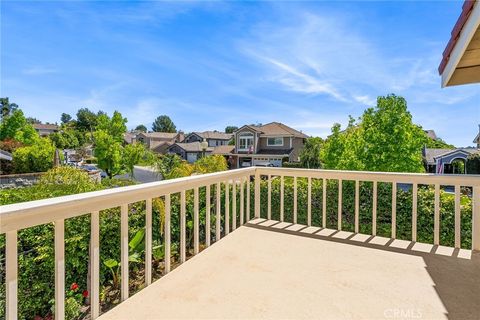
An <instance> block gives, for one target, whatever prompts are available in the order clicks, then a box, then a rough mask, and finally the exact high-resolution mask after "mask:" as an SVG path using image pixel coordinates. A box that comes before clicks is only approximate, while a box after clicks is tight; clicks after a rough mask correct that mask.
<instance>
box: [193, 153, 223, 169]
mask: <svg viewBox="0 0 480 320" xmlns="http://www.w3.org/2000/svg"><path fill="white" fill-rule="evenodd" d="M227 169H228V164H227V160H225V157H224V156H222V155H218V154H217V155H211V156H206V157H202V158H200V159H198V160H197V161H195V164H194V171H195V172H196V173H212V172H218V171H225V170H227Z"/></svg>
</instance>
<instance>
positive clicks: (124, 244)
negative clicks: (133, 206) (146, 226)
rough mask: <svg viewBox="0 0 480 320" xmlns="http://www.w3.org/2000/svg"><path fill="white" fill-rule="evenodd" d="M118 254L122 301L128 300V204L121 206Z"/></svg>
mask: <svg viewBox="0 0 480 320" xmlns="http://www.w3.org/2000/svg"><path fill="white" fill-rule="evenodd" d="M120 233H121V234H120V254H121V259H120V260H121V274H122V282H121V284H122V293H121V296H122V297H121V298H122V301H125V300H126V299H128V294H129V293H128V204H122V206H121V218H120Z"/></svg>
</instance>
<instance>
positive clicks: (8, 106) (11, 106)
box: [0, 97, 18, 119]
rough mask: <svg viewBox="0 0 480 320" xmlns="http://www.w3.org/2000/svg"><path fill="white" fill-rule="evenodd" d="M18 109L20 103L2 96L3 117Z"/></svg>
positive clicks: (0, 113)
mask: <svg viewBox="0 0 480 320" xmlns="http://www.w3.org/2000/svg"><path fill="white" fill-rule="evenodd" d="M17 109H18V105H17V104H16V103H10V100H9V99H8V97H5V98H0V116H1V118H2V119H3V118H5V117H8V116H9V115H10V114H12V113H13V112H14V111H15V110H17Z"/></svg>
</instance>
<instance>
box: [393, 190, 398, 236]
mask: <svg viewBox="0 0 480 320" xmlns="http://www.w3.org/2000/svg"><path fill="white" fill-rule="evenodd" d="M396 238H397V182H396V181H394V182H393V183H392V239H396Z"/></svg>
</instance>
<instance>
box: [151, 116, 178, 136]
mask: <svg viewBox="0 0 480 320" xmlns="http://www.w3.org/2000/svg"><path fill="white" fill-rule="evenodd" d="M152 130H153V131H155V132H172V133H173V132H177V128H176V127H175V124H174V123H173V121H172V119H170V117H169V116H166V115H162V116H158V117H157V119H155V121H154V122H153V124H152Z"/></svg>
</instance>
